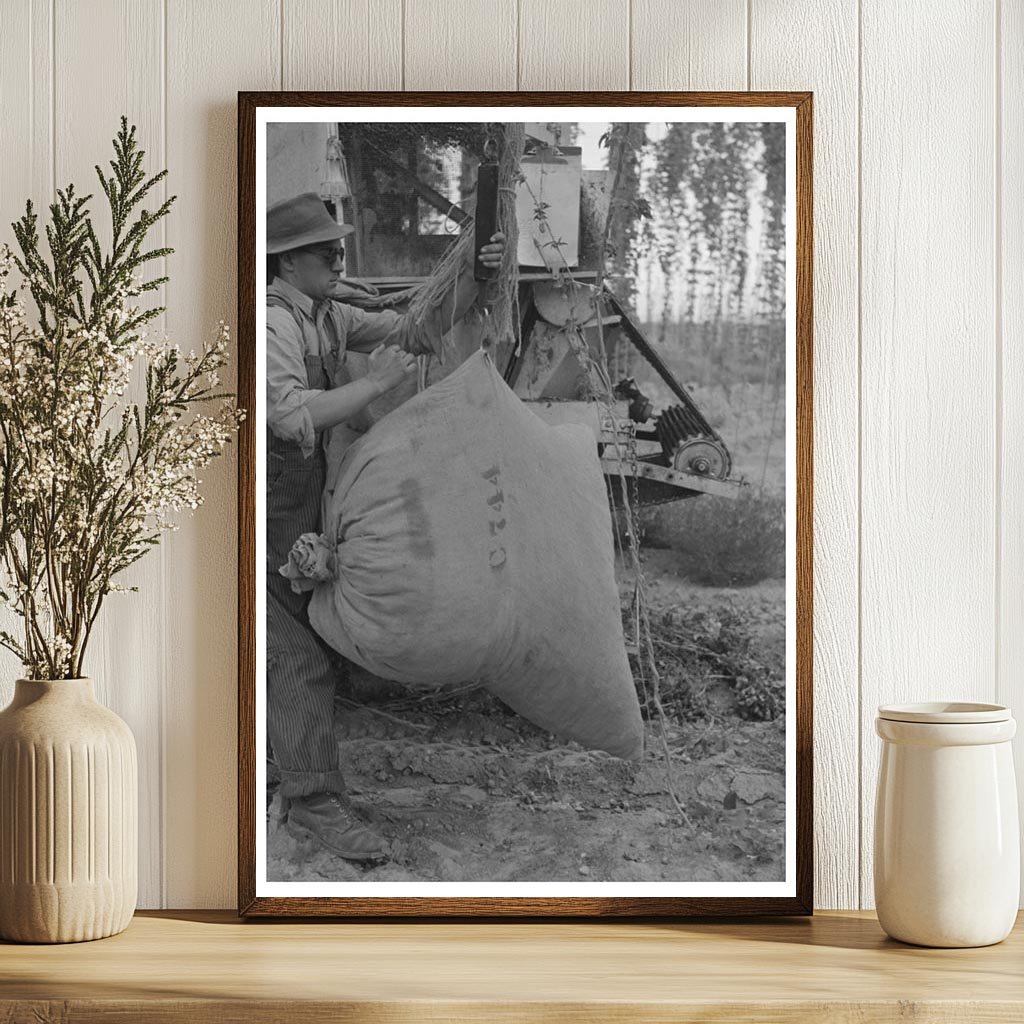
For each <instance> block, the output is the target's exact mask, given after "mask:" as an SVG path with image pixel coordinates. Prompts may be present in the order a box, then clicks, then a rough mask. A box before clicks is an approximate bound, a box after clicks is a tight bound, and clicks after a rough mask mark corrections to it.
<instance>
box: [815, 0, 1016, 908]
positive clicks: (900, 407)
mask: <svg viewBox="0 0 1024 1024" xmlns="http://www.w3.org/2000/svg"><path fill="white" fill-rule="evenodd" d="M861 39H862V51H861V59H862V74H863V106H862V147H863V148H862V153H863V158H862V176H863V177H862V182H863V191H862V195H863V216H862V234H861V247H862V253H863V257H864V258H863V262H862V288H861V329H862V377H861V394H862V404H861V413H862V431H861V481H862V484H861V488H862V489H861V493H862V506H861V565H862V580H861V588H862V589H861V609H862V623H863V627H862V629H863V631H862V638H861V639H862V643H861V661H862V694H863V697H862V708H861V716H862V724H861V727H862V730H863V740H864V742H863V752H862V753H863V763H862V773H861V788H862V816H863V817H862V822H863V831H862V839H861V844H862V850H863V851H864V856H863V870H862V872H861V900H862V903H863V905H865V906H870V905H872V899H873V897H872V887H873V880H872V872H871V855H870V851H871V848H872V842H873V821H872V817H873V807H874V792H875V783H876V779H877V760H878V741H877V740H876V738H875V734H874V728H873V720H874V716H875V710H876V705H878V704H881V703H887V702H890V701H908V700H927V699H935V698H940V699H941V698H946V697H951V698H963V699H973V700H978V699H981V700H991V699H992V697H993V694H994V691H995V582H996V566H995V550H996V508H995V485H996V481H995V473H994V470H995V460H996V451H995V416H996V394H995V387H994V383H995V352H996V346H995V340H994V335H995V324H994V315H993V310H994V306H995V296H994V283H993V282H994V258H993V257H994V232H993V223H994V205H993V180H994V179H993V153H994V150H995V146H994V130H993V111H994V106H995V97H994V94H993V83H994V65H993V39H994V24H993V6H992V3H991V2H988V3H977V4H964V3H960V2H957V0H943V2H941V3H933V4H929V5H928V6H927V7H924V6H920V5H916V4H905V3H901V2H899V0H872V2H867V3H865V4H864V7H863V13H862V34H861ZM939 98H941V101H940V100H939ZM819 337H820V335H819Z"/></svg>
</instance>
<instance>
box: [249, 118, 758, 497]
mask: <svg viewBox="0 0 1024 1024" xmlns="http://www.w3.org/2000/svg"><path fill="white" fill-rule="evenodd" d="M269 129H270V130H269V133H268V152H269V154H270V157H271V159H270V161H269V166H270V167H271V168H273V166H274V159H273V158H274V153H275V147H276V150H277V151H278V152H279V153H280V154H281V155H282V159H281V160H280V161H279V162H278V163H279V165H280V166H287V167H288V168H289V170H288V174H287V177H285V176H284V175H282V178H281V180H280V181H279V182H275V180H274V175H273V173H271V175H270V177H269V179H268V202H273V201H275V200H276V199H277V198H282V197H283V196H284V195H287V194H294V193H295V192H297V191H300V190H302V188H301V185H302V183H303V179H302V175H303V174H305V175H306V179H305V180H306V181H307V182H308V186H307V187H308V188H309V190H312V191H317V190H319V192H320V195H321V196H322V197H323V198H324V199H325V201H326V202H327V203H328V207H329V208H330V209H332V211H333V212H334V213H335V215H336V216H337V217H338V219H339V220H344V221H345V222H347V223H350V224H353V225H354V226H355V228H356V231H355V232H354V234H353V235H351V236H349V238H348V239H346V250H347V253H346V274H347V275H348V277H349V278H352V279H356V280H358V281H359V282H360V283H361V285H363V286H365V287H366V288H367V290H368V291H369V292H370V293H371V294H370V296H369V297H367V294H366V291H362V290H360V289H354V290H353V291H352V293H351V294H350V295H348V296H347V297H346V301H352V302H354V303H356V304H366V305H373V304H375V303H377V304H379V303H380V301H381V299H383V300H384V301H387V298H388V296H391V295H394V294H395V293H399V292H407V291H408V290H409V289H410V288H411V287H413V286H415V285H417V284H419V283H421V282H423V281H425V280H426V279H427V277H428V275H429V274H430V272H431V270H432V268H433V267H434V266H435V265H436V264H437V263H438V261H439V260H440V259H441V257H442V256H443V255H444V253H445V251H446V250H447V249H448V247H449V246H450V245H451V244H452V239H453V236H456V235H457V234H458V233H459V231H460V230H472V227H471V225H472V223H473V219H474V216H477V217H479V218H484V217H485V216H486V211H485V209H484V203H485V202H487V201H488V196H487V195H486V194H485V190H484V189H483V186H482V182H483V177H482V174H481V160H482V159H483V160H484V161H486V156H484V157H481V154H480V152H479V148H478V147H477V146H475V145H474V143H475V142H476V141H477V140H476V139H475V137H474V131H475V126H473V125H443V126H442V125H438V124H417V125H406V124H402V125H395V124H371V123H365V122H360V123H343V124H333V125H309V124H305V125H291V124H289V125H279V126H275V125H270V126H269ZM275 129H276V130H275ZM571 132H572V129H571V126H569V125H553V124H528V125H526V146H525V150H524V154H523V156H522V158H521V161H520V173H521V180H520V183H519V185H518V186H517V190H516V221H517V225H518V235H519V240H518V252H517V258H518V263H519V275H518V277H519V280H518V294H517V299H518V302H517V309H518V315H517V320H518V335H519V336H518V338H516V339H501V340H500V341H499V343H498V344H497V345H496V346H495V348H494V349H492V355H493V356H494V358H495V361H496V364H497V366H498V369H499V371H500V372H501V373H502V374H503V376H504V379H505V381H506V383H508V385H509V386H510V387H511V388H512V390H513V391H514V392H515V393H516V394H517V395H518V396H519V397H520V398H521V399H522V400H523V402H524V403H526V404H527V405H528V406H529V407H530V408H531V409H532V410H533V411H534V412H535V413H536V414H537V415H538V416H540V417H541V418H542V419H544V420H545V421H546V422H548V423H551V424H564V423H578V424H583V425H585V426H586V427H588V428H589V429H590V430H592V431H593V433H594V437H595V442H596V444H597V446H598V450H599V453H600V455H601V458H602V464H603V467H604V470H605V474H606V477H607V479H608V482H609V487H610V489H611V492H612V495H613V497H614V498H616V499H620V498H621V489H622V488H623V487H628V488H629V495H630V500H631V502H632V503H634V504H639V505H641V506H642V505H653V504H662V503H665V502H670V501H676V500H680V499H686V498H692V497H697V496H699V495H701V494H713V495H718V496H721V497H729V498H734V497H737V496H738V495H739V493H740V492H741V490H742V488H743V486H744V485H743V483H742V482H740V481H739V480H736V479H734V478H733V477H732V476H731V468H732V466H731V458H730V453H729V450H728V448H727V446H726V444H725V442H724V441H723V439H722V437H721V435H720V434H719V432H718V431H716V430H715V428H714V427H713V426H712V425H711V423H710V422H709V421H708V419H707V418H706V416H705V415H704V414H703V413H702V412H701V410H700V409H699V408H698V406H697V404H696V402H695V401H694V400H693V397H692V396H691V395H690V393H689V392H688V391H687V389H686V388H685V387H684V386H683V385H682V384H681V383H680V382H679V380H678V379H677V378H676V376H675V375H674V374H673V372H672V370H671V369H670V367H669V365H668V363H667V362H666V360H665V359H664V358H663V356H662V355H661V354H660V353H659V351H658V350H657V348H656V347H655V345H654V344H652V343H651V341H650V340H649V339H648V338H647V337H646V336H645V334H644V332H643V330H642V329H641V327H640V325H639V323H638V322H637V319H636V318H635V316H634V315H633V314H632V313H631V312H630V310H629V308H628V307H627V305H626V303H625V302H624V301H623V300H622V299H621V298H620V297H618V296H617V295H616V294H615V293H614V291H613V290H612V289H611V288H610V287H609V286H608V285H607V283H606V282H605V281H604V277H603V268H602V266H601V263H602V258H603V255H604V243H603V242H602V232H605V234H604V242H606V241H607V232H606V229H605V227H604V225H605V222H606V220H607V218H608V211H609V209H610V208H612V201H613V192H614V188H615V183H614V182H613V181H612V175H611V174H610V172H606V171H603V170H602V171H591V170H585V169H584V168H583V166H582V150H581V148H580V147H579V146H574V145H569V144H562V140H563V139H564V138H571ZM318 133H319V134H318ZM302 154H307V156H306V158H305V160H304V159H303V156H302ZM297 185H298V186H299V187H297ZM275 188H276V193H275ZM538 210H543V211H544V213H543V216H538V214H537V211H538ZM492 212H493V211H492ZM398 308H401V307H400V306H399V307H398ZM482 331H483V325H482V323H481V321H480V319H479V318H472V317H467V318H466V319H465V320H464V321H462V322H461V323H459V324H456V325H455V326H454V327H453V328H452V330H451V331H449V333H448V335H447V336H446V339H445V354H444V358H443V359H441V360H438V361H436V362H434V361H432V363H433V365H431V366H430V367H428V368H426V369H425V370H424V374H423V375H422V379H421V381H420V384H421V385H422V384H423V383H431V382H433V380H435V379H439V378H440V377H442V376H444V375H446V373H448V372H451V370H452V369H454V367H455V366H457V365H459V364H460V363H461V361H462V359H463V358H465V356H467V355H469V354H470V353H471V352H473V351H475V350H476V349H478V348H479V347H480V344H481V334H482ZM638 363H643V364H646V367H647V368H648V370H647V372H646V373H645V374H644V375H645V376H648V377H650V376H651V372H653V375H654V376H655V377H656V378H657V379H658V380H660V382H661V385H662V391H663V392H664V390H665V389H667V392H668V394H670V396H671V399H670V404H667V405H664V407H663V408H661V409H660V410H659V411H657V412H656V411H655V406H654V404H653V402H652V400H651V399H650V398H649V397H648V396H647V395H646V394H645V393H644V391H643V388H642V386H641V385H638V384H637V382H636V379H635V376H636V374H635V372H629V369H630V368H631V367H632V368H634V370H635V367H636V366H637V365H638ZM594 365H598V366H600V367H601V368H602V369H603V377H604V379H605V380H606V381H607V382H608V384H609V385H610V388H608V389H605V393H604V394H598V393H597V390H596V389H595V388H594V384H593V366H594ZM609 392H610V393H609ZM383 411H386V410H383V409H382V410H380V411H379V412H383Z"/></svg>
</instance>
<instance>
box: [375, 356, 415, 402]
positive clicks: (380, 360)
mask: <svg viewBox="0 0 1024 1024" xmlns="http://www.w3.org/2000/svg"><path fill="white" fill-rule="evenodd" d="M415 369H416V358H415V356H413V355H411V354H410V353H408V352H406V351H405V350H404V349H400V348H399V347H398V346H397V345H378V346H377V347H376V348H375V349H374V350H373V351H372V352H371V353H370V368H369V370H368V371H367V374H366V376H367V377H369V378H370V380H372V381H373V382H374V383H375V384H376V385H377V386H378V387H379V388H380V392H381V394H384V392H385V391H390V390H391V389H392V388H396V387H398V385H399V384H401V383H402V381H403V380H405V378H406V377H407V376H408V375H409V374H410V373H412V372H413V370H415Z"/></svg>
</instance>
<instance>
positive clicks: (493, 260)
mask: <svg viewBox="0 0 1024 1024" xmlns="http://www.w3.org/2000/svg"><path fill="white" fill-rule="evenodd" d="M504 252H505V235H504V232H501V231H495V232H494V234H493V235H491V240H490V242H488V243H487V245H481V246H480V251H479V252H478V253H477V257H476V258H477V259H478V260H479V261H480V262H481V263H482V264H483V265H484V266H485V267H499V266H501V257H502V254H503V253H504Z"/></svg>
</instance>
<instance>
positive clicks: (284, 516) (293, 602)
mask: <svg viewBox="0 0 1024 1024" xmlns="http://www.w3.org/2000/svg"><path fill="white" fill-rule="evenodd" d="M268 305H271V306H281V307H284V308H286V309H289V310H290V309H291V307H290V306H289V304H288V303H287V301H286V300H284V299H282V298H280V297H279V296H271V297H268ZM293 315H294V313H293ZM336 341H337V339H336ZM339 358H343V355H340V354H339V352H338V351H337V348H335V349H334V350H333V351H332V352H331V353H330V354H329V355H328V357H327V358H326V359H324V358H322V357H321V356H318V355H317V356H313V355H307V356H306V357H305V364H306V376H307V379H308V385H309V387H310V388H318V389H321V390H326V389H328V388H329V387H331V385H332V383H336V382H337V380H336V378H337V369H338V360H339ZM326 475H327V459H326V455H325V454H324V447H323V437H322V435H321V434H319V433H318V434H317V435H316V438H315V441H314V444H313V454H312V455H311V456H310V457H309V458H306V457H305V456H304V455H303V453H302V450H301V449H300V447H299V445H298V444H296V443H294V442H292V441H285V440H282V439H281V438H279V437H277V436H276V435H275V434H274V433H273V432H272V431H271V430H270V429H269V428H268V430H267V520H266V526H267V736H268V739H269V741H270V743H271V745H272V746H273V751H274V758H275V761H276V762H277V767H278V770H279V774H280V779H281V786H280V792H281V796H282V797H283V798H285V799H288V798H292V797H300V796H307V795H309V794H312V793H322V792H333V793H344V792H345V783H344V778H343V776H342V773H341V769H340V767H339V764H338V746H337V742H336V740H335V737H334V686H335V682H336V681H337V679H338V678H339V668H338V662H337V661H336V660H335V659H336V658H337V656H336V655H333V654H332V653H331V652H330V650H329V648H328V647H327V646H326V645H325V644H324V643H323V641H322V640H321V639H320V638H319V637H318V636H317V635H316V633H314V632H313V629H312V628H311V626H310V625H309V619H308V617H307V614H306V608H307V605H308V604H309V597H310V595H309V594H296V593H293V592H292V589H291V585H290V583H289V581H288V580H286V579H285V578H284V577H283V576H281V575H280V573H279V572H278V569H279V567H280V566H282V565H284V564H285V562H287V561H288V552H289V551H290V550H291V546H292V544H293V543H294V542H295V540H296V539H297V538H298V537H299V535H300V534H302V533H312V532H317V533H319V532H320V530H321V525H322V524H321V522H320V517H321V512H320V509H321V498H322V495H323V489H324V483H325V480H326Z"/></svg>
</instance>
